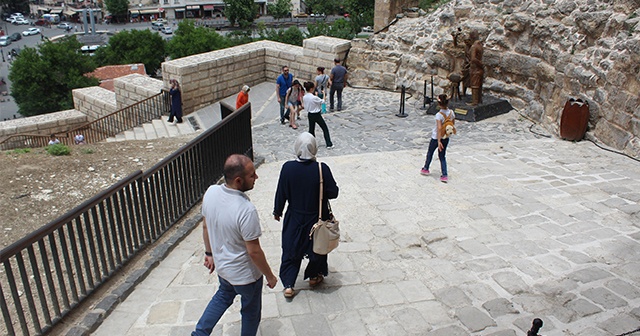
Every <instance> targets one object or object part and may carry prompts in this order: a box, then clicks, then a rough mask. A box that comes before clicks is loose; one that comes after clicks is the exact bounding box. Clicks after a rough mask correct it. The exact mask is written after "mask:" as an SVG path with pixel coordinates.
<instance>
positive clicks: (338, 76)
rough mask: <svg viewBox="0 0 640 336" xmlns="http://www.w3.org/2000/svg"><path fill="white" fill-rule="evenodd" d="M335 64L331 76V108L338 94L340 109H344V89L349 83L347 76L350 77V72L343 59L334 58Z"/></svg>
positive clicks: (330, 108)
mask: <svg viewBox="0 0 640 336" xmlns="http://www.w3.org/2000/svg"><path fill="white" fill-rule="evenodd" d="M333 63H335V66H334V67H333V69H331V75H330V76H329V85H330V89H329V110H330V111H333V107H334V106H335V105H334V104H333V102H334V100H333V97H334V96H335V95H336V93H337V94H338V111H341V110H342V90H343V89H344V87H345V85H346V84H347V78H349V73H348V72H347V68H345V67H344V66H342V64H340V63H341V60H340V59H339V58H336V59H334V60H333Z"/></svg>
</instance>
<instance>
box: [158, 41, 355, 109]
mask: <svg viewBox="0 0 640 336" xmlns="http://www.w3.org/2000/svg"><path fill="white" fill-rule="evenodd" d="M350 45H351V44H350V41H347V40H342V39H337V38H330V37H324V36H320V37H314V38H310V39H307V40H305V41H304V46H303V47H296V46H292V45H289V44H284V43H279V42H273V41H259V42H253V43H249V44H245V45H241V46H236V47H233V48H227V49H222V50H216V51H212V52H208V53H204V54H198V55H193V56H188V57H184V58H180V59H177V60H172V61H168V62H164V63H162V74H163V82H164V84H165V87H169V80H170V79H177V80H178V82H179V83H180V87H181V88H182V109H183V112H184V114H189V113H191V112H194V111H196V110H199V109H201V108H203V107H206V106H208V105H211V104H213V103H215V102H216V101H218V100H220V99H222V98H225V97H228V96H230V95H233V94H236V93H238V92H239V91H240V88H241V87H242V85H245V84H246V85H249V86H252V85H256V84H258V83H261V82H264V81H275V79H276V77H277V76H278V75H279V74H280V70H281V68H282V66H283V65H287V66H289V68H290V70H291V72H292V73H294V74H295V77H296V78H297V79H299V80H304V81H307V80H312V79H314V78H315V75H316V68H317V67H318V66H324V67H326V68H327V69H330V68H331V67H332V66H333V59H334V58H336V57H339V58H344V57H345V55H346V53H347V51H348V50H349V48H350Z"/></svg>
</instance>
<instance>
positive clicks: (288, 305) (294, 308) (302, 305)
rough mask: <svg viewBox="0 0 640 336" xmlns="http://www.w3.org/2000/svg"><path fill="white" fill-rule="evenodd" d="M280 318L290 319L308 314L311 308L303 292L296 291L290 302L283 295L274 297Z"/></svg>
mask: <svg viewBox="0 0 640 336" xmlns="http://www.w3.org/2000/svg"><path fill="white" fill-rule="evenodd" d="M276 301H277V302H278V311H280V316H283V317H290V316H295V315H303V314H310V313H311V307H310V305H309V300H307V295H306V294H305V291H300V290H298V291H297V293H296V296H295V297H294V298H293V299H292V300H287V299H286V298H285V297H284V296H283V295H276Z"/></svg>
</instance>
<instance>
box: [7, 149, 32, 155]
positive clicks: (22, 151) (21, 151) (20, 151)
mask: <svg viewBox="0 0 640 336" xmlns="http://www.w3.org/2000/svg"><path fill="white" fill-rule="evenodd" d="M29 152H31V148H16V149H14V150H12V151H7V154H26V153H29Z"/></svg>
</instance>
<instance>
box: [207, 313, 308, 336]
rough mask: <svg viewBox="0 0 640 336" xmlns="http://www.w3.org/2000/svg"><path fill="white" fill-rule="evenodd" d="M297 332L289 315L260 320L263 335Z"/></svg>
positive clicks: (278, 335) (271, 335) (277, 335)
mask: <svg viewBox="0 0 640 336" xmlns="http://www.w3.org/2000/svg"><path fill="white" fill-rule="evenodd" d="M214 331H215V330H214ZM295 334H296V331H295V329H294V328H293V323H292V322H291V319H290V318H288V317H279V318H272V319H267V320H262V321H260V335H262V336H281V335H295Z"/></svg>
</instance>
